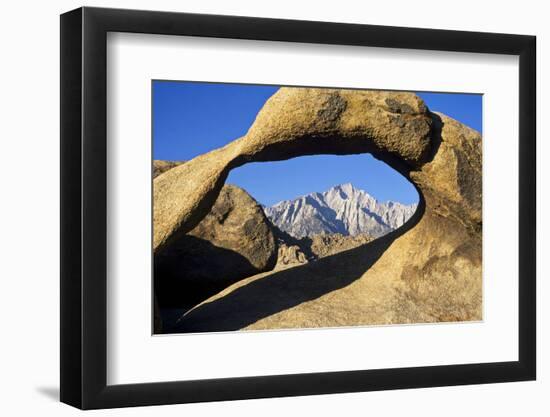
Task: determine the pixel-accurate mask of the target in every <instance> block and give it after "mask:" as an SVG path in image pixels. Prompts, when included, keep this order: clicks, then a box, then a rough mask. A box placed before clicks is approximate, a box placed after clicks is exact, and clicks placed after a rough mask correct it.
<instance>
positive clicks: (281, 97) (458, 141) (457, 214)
mask: <svg viewBox="0 0 550 417" xmlns="http://www.w3.org/2000/svg"><path fill="white" fill-rule="evenodd" d="M363 152H371V153H373V155H374V156H375V157H377V158H379V159H381V160H383V161H385V162H387V163H388V164H389V165H390V166H392V167H394V168H395V169H396V170H398V171H399V172H401V173H402V174H403V175H404V176H406V177H407V178H408V179H409V180H410V181H411V182H412V183H413V184H414V185H415V186H416V187H417V189H418V191H419V195H420V203H419V205H418V209H417V211H416V212H415V214H414V215H413V217H412V218H411V219H410V220H409V221H408V222H407V223H406V224H405V225H404V226H403V227H401V228H399V229H398V230H396V231H394V232H391V233H389V234H387V235H385V236H383V237H381V238H379V239H376V240H374V241H372V242H369V243H367V244H365V245H362V246H359V247H357V248H355V249H351V250H347V251H344V252H340V253H337V254H334V255H331V256H326V257H324V258H322V259H320V260H318V261H316V262H310V263H307V264H304V265H300V266H297V267H294V268H289V269H285V270H282V271H272V272H266V273H262V274H259V275H256V276H254V277H250V278H247V279H245V280H241V281H239V282H238V283H236V284H234V285H232V286H230V287H229V288H226V289H225V290H223V291H221V292H220V293H218V294H216V295H215V296H213V297H211V298H209V299H208V300H206V301H205V302H204V303H201V304H200V305H198V306H196V307H195V308H193V309H192V310H191V311H189V312H187V313H186V314H185V315H184V316H182V317H181V320H180V322H179V324H178V328H176V329H173V331H176V332H181V331H220V330H237V329H245V328H246V329H247V328H252V329H272V328H296V327H331V326H339V325H346V326H349V325H366V324H390V323H419V322H438V321H464V320H480V319H481V318H482V314H481V312H482V308H481V307H482V302H481V301H482V299H481V288H482V285H481V281H482V279H481V227H482V224H481V136H480V135H479V133H477V132H476V131H474V130H472V129H469V128H467V127H466V126H463V125H461V124H460V123H458V122H456V121H454V120H452V119H450V118H448V117H446V116H443V115H437V114H434V113H431V112H429V110H428V109H427V108H426V106H425V105H424V103H423V102H422V100H421V99H419V98H418V97H417V96H415V95H414V94H410V93H391V92H371V91H356V90H354V91H346V90H326V89H299V88H281V89H280V90H279V92H278V93H276V94H275V95H274V96H273V97H272V98H270V99H269V100H268V102H267V103H266V104H265V105H264V107H263V109H262V110H261V111H260V113H259V114H258V116H257V118H256V121H255V123H254V124H253V126H252V127H251V128H250V130H249V131H248V133H247V134H246V135H245V136H244V137H242V138H240V139H237V140H235V141H234V142H232V143H230V144H228V145H226V146H225V147H223V148H220V149H217V150H215V151H212V152H210V153H208V154H205V155H201V156H199V157H197V158H195V159H193V160H191V161H189V162H187V163H186V164H184V165H182V166H178V167H176V168H173V169H171V170H170V171H168V172H166V173H165V174H163V175H161V176H159V177H157V178H156V179H155V181H154V194H155V195H154V198H155V209H154V222H155V237H154V248H155V250H156V251H159V250H161V249H162V248H163V247H165V246H166V245H167V244H168V243H169V242H170V241H171V240H172V239H176V238H177V237H178V236H180V235H181V234H182V233H186V232H188V231H189V230H191V229H193V228H194V227H195V225H196V224H198V223H199V222H200V221H201V220H202V218H203V217H204V216H205V215H206V214H207V213H208V212H209V210H210V208H211V207H212V205H213V204H214V202H215V201H216V198H217V196H218V194H219V192H220V190H221V188H222V186H223V183H224V181H225V179H226V177H227V174H228V172H229V170H231V169H232V168H234V167H236V166H239V165H242V164H244V163H246V162H251V161H267V160H282V159H288V158H291V157H295V156H300V155H311V154H323V153H333V154H351V153H363ZM366 175H368V174H367V173H366Z"/></svg>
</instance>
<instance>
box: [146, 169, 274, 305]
mask: <svg viewBox="0 0 550 417" xmlns="http://www.w3.org/2000/svg"><path fill="white" fill-rule="evenodd" d="M181 164H182V163H181V162H180V163H170V164H165V163H164V161H155V162H154V168H157V167H160V168H159V169H158V170H155V172H156V174H157V176H158V175H160V174H161V173H162V169H163V168H166V169H164V172H166V171H168V170H169V169H172V168H173V167H174V166H178V165H181ZM276 261H277V244H276V241H275V238H274V235H273V232H272V230H271V224H270V223H269V221H268V220H267V219H266V217H265V215H264V213H263V210H262V208H261V206H260V205H258V203H257V202H256V201H255V200H254V199H253V198H252V197H250V195H248V193H247V192H246V191H244V190H242V189H241V188H239V187H236V186H234V185H225V186H224V187H223V188H222V190H221V191H220V193H219V195H218V197H217V199H216V202H215V204H214V205H213V206H212V208H211V209H210V211H209V212H208V214H207V215H206V216H205V217H204V218H203V219H202V220H201V222H200V223H199V224H198V225H197V226H196V227H195V228H193V230H191V231H189V232H188V233H186V234H185V235H182V236H180V237H179V238H178V239H175V240H173V241H172V242H171V244H170V245H168V246H167V247H165V248H164V250H163V251H162V252H157V253H155V265H154V268H155V270H154V273H155V293H156V295H157V299H158V303H159V304H160V306H161V307H162V308H166V307H172V308H184V309H185V308H188V307H191V306H193V305H195V304H197V303H199V302H201V301H203V300H204V299H206V298H208V297H209V296H211V295H213V294H215V293H217V292H218V291H220V290H222V289H224V288H226V287H227V286H229V285H230V284H232V283H234V282H236V281H238V280H240V279H242V278H245V277H249V276H251V275H255V274H258V273H260V272H263V271H268V270H271V269H273V267H274V266H275V263H276Z"/></svg>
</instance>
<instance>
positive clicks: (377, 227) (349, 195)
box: [264, 183, 416, 238]
mask: <svg viewBox="0 0 550 417" xmlns="http://www.w3.org/2000/svg"><path fill="white" fill-rule="evenodd" d="M415 210H416V204H411V205H404V204H401V203H399V202H394V201H388V202H386V203H380V202H379V201H377V200H376V199H375V198H374V197H372V196H371V195H369V194H368V193H367V192H366V191H364V190H361V189H358V188H355V187H354V186H353V184H351V183H346V184H340V185H336V186H334V187H332V188H330V189H329V190H327V191H325V192H323V193H318V192H316V193H311V194H307V195H305V196H301V197H298V198H296V199H294V200H286V201H281V202H279V203H277V204H275V205H273V206H271V207H265V208H264V211H265V213H266V215H267V217H268V218H269V219H270V220H271V221H272V222H273V223H274V224H275V225H276V226H277V227H279V228H280V229H281V230H283V231H285V232H287V233H289V234H291V235H292V236H294V237H297V238H302V237H304V236H313V235H316V234H330V233H341V234H343V235H352V236H355V235H357V234H360V233H367V234H370V235H371V236H373V237H379V236H382V235H384V234H386V233H388V232H390V231H392V230H394V229H396V228H398V227H399V226H401V225H402V224H403V223H405V222H406V221H407V220H408V219H409V218H410V217H411V216H412V214H413V213H414V212H415Z"/></svg>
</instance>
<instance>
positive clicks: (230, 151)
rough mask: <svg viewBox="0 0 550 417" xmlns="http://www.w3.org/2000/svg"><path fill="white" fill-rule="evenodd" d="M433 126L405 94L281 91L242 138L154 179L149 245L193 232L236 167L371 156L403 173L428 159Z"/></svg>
mask: <svg viewBox="0 0 550 417" xmlns="http://www.w3.org/2000/svg"><path fill="white" fill-rule="evenodd" d="M431 124H432V117H431V114H430V113H429V112H428V110H427V108H426V106H425V105H424V102H423V101H422V100H421V99H420V98H418V97H417V96H416V95H414V94H410V93H390V92H382V91H358V90H330V89H315V88H281V89H280V90H279V91H278V92H277V93H276V94H274V95H273V96H272V97H271V98H270V99H269V100H268V101H267V102H266V104H265V105H264V107H263V108H262V110H261V111H260V112H259V113H258V116H257V117H256V121H255V122H254V124H253V125H252V126H251V128H250V129H249V131H248V133H247V134H246V135H245V136H243V137H242V138H240V139H237V140H235V141H233V142H231V143H229V144H228V145H226V146H224V147H223V148H220V149H216V150H213V151H211V152H209V153H207V154H203V155H200V156H198V157H196V158H194V159H193V160H192V161H189V162H187V163H185V164H183V165H180V166H177V167H175V168H173V169H171V170H169V171H167V172H166V173H164V174H163V175H161V176H159V177H157V178H156V179H155V181H154V187H153V188H154V200H155V204H154V210H153V220H154V225H155V227H154V234H153V248H154V250H155V251H157V250H159V249H162V247H163V246H164V245H165V244H167V243H168V241H169V240H171V239H174V238H176V237H177V236H180V235H182V234H184V233H187V232H188V231H190V230H191V229H193V228H194V227H195V226H196V225H197V224H198V223H199V222H200V221H201V219H202V217H204V216H205V215H206V213H207V212H208V210H209V209H210V207H212V205H213V204H214V202H215V201H216V197H217V195H218V193H219V191H220V190H221V188H222V186H223V184H224V182H225V179H226V178H227V175H228V173H229V171H230V170H231V169H233V168H235V167H238V166H240V165H243V164H245V163H247V162H252V161H256V162H258V161H273V160H284V159H289V158H293V157H296V156H302V155H314V154H339V155H346V154H357V153H367V152H370V153H373V155H374V156H377V157H380V158H381V159H383V160H385V161H387V162H388V163H390V165H392V166H394V167H395V168H396V169H398V170H400V171H401V170H405V171H406V170H408V169H410V167H419V166H421V165H422V163H423V162H424V161H425V160H426V158H427V157H428V155H429V152H430V149H431V142H430V137H431V136H430V132H431ZM390 161H391V162H390Z"/></svg>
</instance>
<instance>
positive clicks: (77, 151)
mask: <svg viewBox="0 0 550 417" xmlns="http://www.w3.org/2000/svg"><path fill="white" fill-rule="evenodd" d="M108 32H132V33H147V34H163V35H176V36H177V35H187V36H199V37H214V38H235V39H254V40H267V41H285V42H305V43H318V44H333V45H357V46H370V47H382V48H404V49H421V50H440V51H456V52H476V53H491V54H507V55H517V56H519V103H518V111H519V122H520V123H519V132H518V138H519V155H518V158H519V271H518V273H519V277H520V278H519V293H518V297H519V358H518V359H519V360H518V361H513V362H495V363H477V364H467V365H459V364H456V365H455V364H450V365H445V366H427V367H411V368H398V369H377V370H357V371H343V372H327V373H310V374H293V375H273V376H255V377H239V378H225V379H209V380H198V381H176V382H162V383H142V384H128V385H112V386H109V385H107V383H106V381H107V379H106V375H107V343H106V330H107V312H106V307H107V305H106V299H107V285H106V279H107V277H106V255H107V254H106V244H107V217H106V213H107V204H106V203H107V201H106V200H107V181H108V178H107V172H106V171H107V169H106V168H107V166H106V161H107V143H106V142H107V140H106V137H107V136H106V127H107V112H106V92H107V90H106V85H107V73H106V46H107V41H106V39H107V33H108ZM535 45H536V38H535V37H534V36H523V35H510V34H494V33H481V32H460V31H448V30H431V29H415V28H403V27H387V26H371V25H357V24H341V23H321V22H311V21H293V20H277V19H265V18H251V17H233V16H215V15H198V14H185V13H170V12H153V11H136V10H120V9H102V8H88V7H84V8H80V9H77V10H73V11H71V12H68V13H65V14H63V15H61V54H60V56H61V310H60V314H61V401H62V402H64V403H67V404H70V405H72V406H75V407H78V408H82V409H94V408H111V407H124V406H143V405H156V404H175V403H188V402H200V401H217V400H237V399H249V398H263V397H282V396H298V395H313V394H328V393H344V392H357V391H376V390H388V389H401V388H421V387H434V386H450V385H464V384H482V383H496V382H507V381H525V380H534V379H535V377H536V314H535V312H536V304H535V302H536V283H535V279H536V277H535V272H536V267H535V265H536V263H535V256H536V255H535V253H536V252H535V246H536V239H535V236H536V203H535V202H536V188H535V185H536V175H535V174H536V166H535V161H536V158H535V155H536V145H535V122H536V120H535V117H536V116H535V106H536V91H535V87H536V81H535V80H536V77H535V75H536V73H535V61H536V56H535V54H536V52H535V51H536V47H535Z"/></svg>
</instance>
